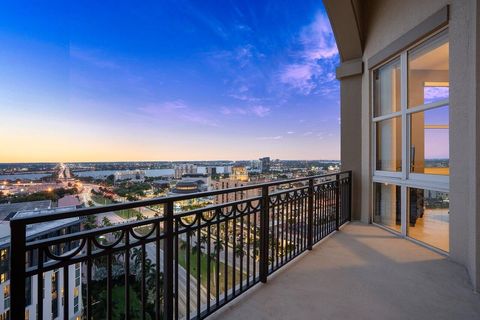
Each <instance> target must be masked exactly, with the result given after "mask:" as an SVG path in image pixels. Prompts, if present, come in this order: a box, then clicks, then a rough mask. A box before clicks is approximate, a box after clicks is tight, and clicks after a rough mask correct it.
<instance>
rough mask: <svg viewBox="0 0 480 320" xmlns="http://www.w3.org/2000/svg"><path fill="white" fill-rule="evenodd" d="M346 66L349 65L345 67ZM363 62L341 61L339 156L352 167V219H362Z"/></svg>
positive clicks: (344, 168)
mask: <svg viewBox="0 0 480 320" xmlns="http://www.w3.org/2000/svg"><path fill="white" fill-rule="evenodd" d="M347 67H348V68H347ZM362 69H363V68H362V61H361V60H355V61H351V62H347V63H343V64H342V65H341V66H340V67H339V68H338V69H337V78H338V79H339V80H340V117H341V118H340V135H341V137H340V144H341V147H340V159H341V162H342V170H352V173H353V186H352V219H353V220H360V219H361V178H362V177H361V171H362Z"/></svg>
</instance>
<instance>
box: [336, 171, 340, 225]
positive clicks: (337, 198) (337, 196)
mask: <svg viewBox="0 0 480 320" xmlns="http://www.w3.org/2000/svg"><path fill="white" fill-rule="evenodd" d="M335 179H336V181H335V187H336V188H335V227H336V229H337V231H338V230H339V227H340V174H338V173H337V174H336V175H335Z"/></svg>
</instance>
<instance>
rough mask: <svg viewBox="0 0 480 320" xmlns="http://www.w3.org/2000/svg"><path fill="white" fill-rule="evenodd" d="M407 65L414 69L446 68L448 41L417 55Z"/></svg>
mask: <svg viewBox="0 0 480 320" xmlns="http://www.w3.org/2000/svg"><path fill="white" fill-rule="evenodd" d="M409 66H410V69H414V70H448V42H446V43H444V44H442V45H441V46H439V47H437V48H435V49H433V50H431V51H427V52H424V53H422V55H420V56H417V57H416V58H415V59H414V60H411V61H410V62H409Z"/></svg>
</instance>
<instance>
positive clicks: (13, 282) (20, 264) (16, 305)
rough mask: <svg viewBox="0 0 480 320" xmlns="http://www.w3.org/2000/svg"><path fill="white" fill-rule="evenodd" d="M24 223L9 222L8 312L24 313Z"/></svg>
mask: <svg viewBox="0 0 480 320" xmlns="http://www.w3.org/2000/svg"><path fill="white" fill-rule="evenodd" d="M25 230H26V228H25V224H24V223H22V222H17V221H15V220H12V221H11V222H10V232H11V243H10V297H11V301H10V314H12V315H13V316H15V315H22V317H23V314H25V268H26V265H25V263H26V261H25V254H26V253H25V244H26V239H25V237H26V233H25Z"/></svg>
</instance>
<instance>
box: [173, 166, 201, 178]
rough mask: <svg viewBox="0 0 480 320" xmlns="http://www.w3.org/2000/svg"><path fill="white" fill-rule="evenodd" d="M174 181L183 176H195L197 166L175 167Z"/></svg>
mask: <svg viewBox="0 0 480 320" xmlns="http://www.w3.org/2000/svg"><path fill="white" fill-rule="evenodd" d="M174 170H175V174H174V177H175V179H180V178H182V176H183V175H184V174H195V173H197V165H195V164H192V163H182V164H177V165H175V168H174Z"/></svg>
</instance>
